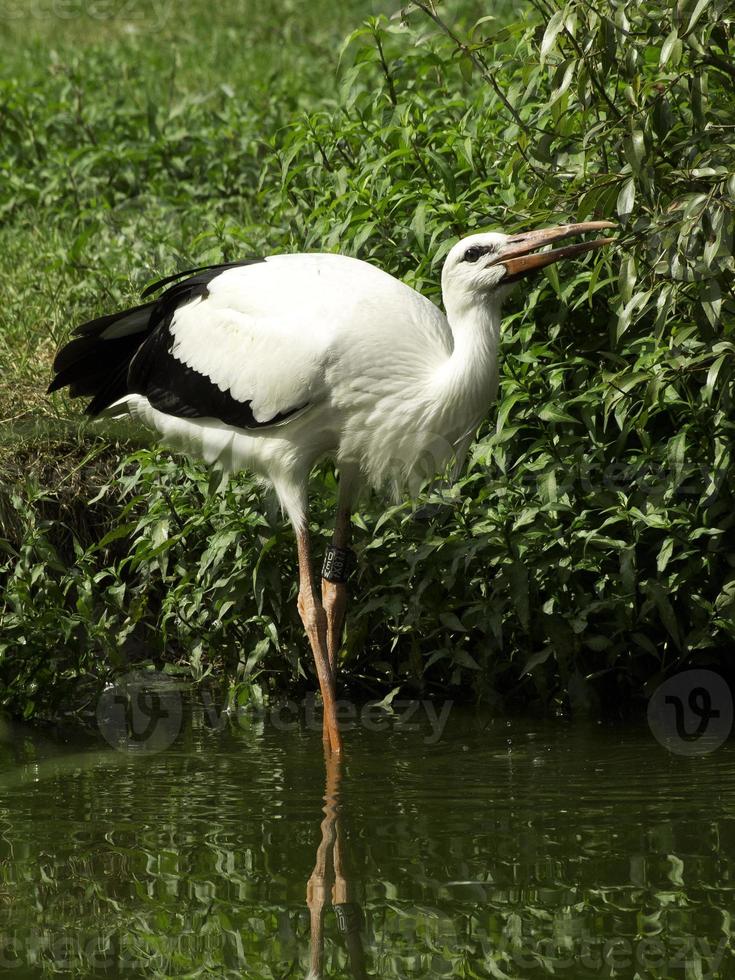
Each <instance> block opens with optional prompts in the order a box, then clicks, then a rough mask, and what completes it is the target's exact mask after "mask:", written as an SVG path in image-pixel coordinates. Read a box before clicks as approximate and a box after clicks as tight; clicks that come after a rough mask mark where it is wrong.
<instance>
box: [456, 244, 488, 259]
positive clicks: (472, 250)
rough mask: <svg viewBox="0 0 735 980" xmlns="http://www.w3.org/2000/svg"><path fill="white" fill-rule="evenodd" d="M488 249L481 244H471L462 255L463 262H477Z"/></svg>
mask: <svg viewBox="0 0 735 980" xmlns="http://www.w3.org/2000/svg"><path fill="white" fill-rule="evenodd" d="M486 251H487V249H486V248H482V247H481V246H480V245H470V247H469V248H468V249H467V251H466V252H465V253H464V255H463V256H462V261H463V262H477V260H478V259H479V258H480V256H481V255H484V254H485V252H486Z"/></svg>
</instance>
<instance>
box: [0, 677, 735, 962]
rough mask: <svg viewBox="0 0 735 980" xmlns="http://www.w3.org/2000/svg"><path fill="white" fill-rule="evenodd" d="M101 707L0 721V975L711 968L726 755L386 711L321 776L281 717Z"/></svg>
mask: <svg viewBox="0 0 735 980" xmlns="http://www.w3.org/2000/svg"><path fill="white" fill-rule="evenodd" d="M162 703H164V705H165V699H164V701H163V702H162ZM307 707H308V706H307ZM107 708H108V709H109V710H108V711H107V715H106V716H105V712H104V711H103V712H102V715H101V716H100V718H101V727H102V731H103V734H104V735H105V736H106V738H107V739H108V740H109V741H110V742H115V743H116V744H117V745H118V747H117V748H113V747H112V746H111V745H109V744H108V742H107V741H105V740H103V739H102V738H100V739H92V738H91V737H90V736H89V735H84V736H83V735H80V734H76V735H74V736H73V737H70V736H69V735H65V736H62V735H61V734H59V733H58V732H54V731H53V730H49V729H33V728H30V727H26V726H21V725H17V724H10V723H9V722H7V721H6V722H0V974H5V975H8V976H11V977H13V978H19V980H22V978H26V977H40V976H53V975H62V976H80V977H118V976H125V977H134V976H140V977H169V976H170V977H218V978H223V977H225V978H227V977H268V978H271V977H273V978H276V977H278V978H285V977H307V976H309V975H312V976H324V977H367V976H371V977H380V978H393V977H396V978H397V977H492V978H502V977H516V978H523V980H525V978H534V977H547V976H555V977H563V978H576V977H630V978H634V977H641V978H643V977H661V978H664V977H676V978H684V980H692V978H697V977H722V978H728V977H735V960H734V959H733V954H732V951H731V949H730V941H731V928H732V922H731V913H732V910H733V907H734V902H733V899H734V898H735V805H733V790H734V788H735V747H733V746H732V744H725V745H723V746H721V747H719V748H718V749H717V750H716V751H713V752H711V753H709V754H705V755H702V756H697V757H687V756H681V755H676V754H672V753H670V752H668V751H667V750H666V749H664V748H662V747H661V746H660V745H659V743H658V742H657V741H656V740H655V739H654V738H653V736H652V735H651V733H650V731H649V730H648V728H647V727H646V726H645V725H641V726H640V727H633V728H631V727H626V728H610V727H604V726H599V725H594V726H593V725H570V724H567V723H562V722H558V723H557V722H553V721H552V722H543V723H541V722H538V721H531V720H528V719H525V720H518V719H514V720H510V721H509V720H507V719H505V718H497V717H493V716H492V715H491V714H488V713H486V712H476V711H472V710H467V709H460V708H459V707H457V706H448V707H447V706H441V705H430V706H427V705H424V704H419V705H417V706H416V708H415V710H413V714H412V716H411V717H410V718H409V717H407V715H408V712H409V710H410V709H409V708H407V707H406V706H405V705H397V706H396V705H395V703H394V708H395V709H396V712H395V715H394V716H392V717H391V718H387V717H385V716H378V715H376V714H373V715H370V716H369V717H368V716H366V715H363V716H360V717H359V718H358V722H359V723H356V724H354V725H353V726H352V728H351V730H350V731H349V732H348V733H347V735H346V757H345V760H344V762H343V764H341V765H338V764H336V763H327V762H325V759H324V756H323V752H322V744H321V737H320V734H319V731H318V725H316V724H315V723H314V718H309V716H308V710H306V709H305V710H304V711H301V713H300V717H297V716H296V712H295V711H294V710H292V706H286V709H285V710H282V711H279V712H277V713H274V712H263V711H261V712H259V713H256V714H255V715H253V714H252V713H251V714H244V715H240V716H234V717H230V716H227V717H225V716H224V715H220V714H219V713H218V712H217V711H216V710H214V707H213V704H212V703H211V702H210V701H207V702H206V703H204V704H203V703H201V702H197V703H192V702H191V701H190V700H189V699H188V697H186V696H184V697H181V695H180V694H179V693H178V692H175V694H174V695H173V697H172V698H171V699H170V701H169V703H168V707H167V708H165V710H163V709H162V710H161V711H159V716H160V717H162V718H165V719H166V724H165V725H164V726H163V727H164V728H165V729H166V730H165V732H164V734H163V735H162V736H160V737H159V739H158V741H157V742H156V740H155V739H153V740H152V741H151V740H150V739H141V738H140V737H139V735H140V733H139V732H137V733H136V731H135V724H136V723H135V719H133V721H132V722H130V720H128V722H127V725H128V728H126V729H125V730H123V728H124V727H125V726H123V727H122V728H121V726H120V717H119V716H117V715H115V712H114V710H112V708H111V707H110V705H108V706H107ZM445 709H446V710H445ZM106 710H107V709H106ZM179 712H180V713H179ZM116 726H117V727H116ZM167 726H168V727H167ZM126 732H127V735H126ZM148 735H150V732H149V733H148ZM169 742H171V743H172V744H170V745H169V744H168V743H169Z"/></svg>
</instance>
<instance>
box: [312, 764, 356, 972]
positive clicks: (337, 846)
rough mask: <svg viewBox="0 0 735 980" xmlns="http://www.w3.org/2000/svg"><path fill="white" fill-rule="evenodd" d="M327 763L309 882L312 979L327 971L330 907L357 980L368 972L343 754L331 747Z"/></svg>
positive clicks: (350, 969)
mask: <svg viewBox="0 0 735 980" xmlns="http://www.w3.org/2000/svg"><path fill="white" fill-rule="evenodd" d="M324 765H325V770H326V786H325V790H324V808H323V812H324V819H323V820H322V822H321V841H320V843H319V847H318V848H317V852H316V863H315V865H314V870H313V871H312V873H311V877H310V878H309V881H308V883H307V886H306V902H307V905H308V907H309V913H310V917H311V965H310V969H309V980H317V978H321V977H324V975H325V974H324V917H325V913H326V911H327V909H328V908H330V907H331V908H332V909H333V910H334V914H335V918H336V921H337V927H338V929H339V931H340V933H341V934H342V936H343V937H344V941H345V945H346V948H347V957H348V970H349V974H350V976H352V977H354V978H355V980H362V978H364V977H367V976H368V973H367V971H366V969H365V954H364V951H363V946H362V930H363V915H362V909H361V907H360V905H359V904H358V901H357V894H356V890H355V889H354V887H353V884H352V883H351V876H350V869H349V858H348V854H347V847H346V834H345V833H344V817H343V815H342V813H341V811H340V784H341V781H342V760H341V757H340V756H339V755H337V754H335V753H330V752H329V751H328V750H327V751H326V752H325V756H324Z"/></svg>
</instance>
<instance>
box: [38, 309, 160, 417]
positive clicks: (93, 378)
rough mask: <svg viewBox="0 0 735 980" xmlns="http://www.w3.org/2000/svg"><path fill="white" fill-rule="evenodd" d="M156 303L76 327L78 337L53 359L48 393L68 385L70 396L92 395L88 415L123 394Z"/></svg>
mask: <svg viewBox="0 0 735 980" xmlns="http://www.w3.org/2000/svg"><path fill="white" fill-rule="evenodd" d="M155 306H156V304H155V303H145V304H144V305H143V306H136V307H133V309H130V310H120V311H118V312H117V313H111V314H109V315H107V316H101V317H98V319H96V320H90V321H89V322H88V323H84V324H82V325H81V326H80V327H77V329H76V330H75V331H74V332H75V334H79V335H80V336H76V337H74V339H73V340H70V341H69V343H68V344H66V345H65V346H64V347H62V348H61V350H60V351H59V352H58V354H57V355H56V358H55V359H54V377H53V380H52V381H51V384H50V385H49V386H48V392H49V394H50V393H51V392H52V391H58V390H59V389H60V388H65V387H66V386H67V385H68V386H69V394H70V395H71V397H72V398H77V397H79V396H88V395H93V396H94V397H93V399H92V401H91V402H90V404H89V405H88V406H87V409H86V411H87V413H88V414H90V415H97V414H99V412H101V411H102V410H103V409H105V408H107V407H108V405H111V404H112V402H114V401H117V399H118V398H122V397H123V396H124V395H126V394H127V393H128V392H127V384H126V382H127V375H128V368H129V367H130V362H131V361H132V359H133V357H134V356H135V353H136V351H137V350H138V348H139V347H140V345H141V344H142V343H143V341H144V340H145V338H146V337H147V336H148V333H149V332H150V329H151V322H150V321H151V313H152V312H153V309H154V307H155ZM105 334H107V336H105ZM110 335H111V336H110Z"/></svg>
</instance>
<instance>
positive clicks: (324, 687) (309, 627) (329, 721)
mask: <svg viewBox="0 0 735 980" xmlns="http://www.w3.org/2000/svg"><path fill="white" fill-rule="evenodd" d="M298 608H299V615H300V616H301V622H302V623H303V624H304V629H305V630H306V635H307V636H308V637H309V643H310V644H311V651H312V653H313V655H314V664H315V665H316V673H317V677H318V678H319V688H320V690H321V692H322V702H323V703H324V741H325V742H327V744H328V745H329V748H330V749H331V751H332V752H334V753H335V754H337V755H340V754H341V752H342V736H341V734H340V731H339V726H338V723H337V699H336V686H335V681H334V673H333V671H332V667H331V664H330V662H329V648H328V646H327V614H326V612H325V611H324V608H323V607H322V605H321V604H320V603H319V602H317V601H316V599H315V598H314V596H313V595H311V594H310V593H309V592H306V593H305V592H299V598H298Z"/></svg>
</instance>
